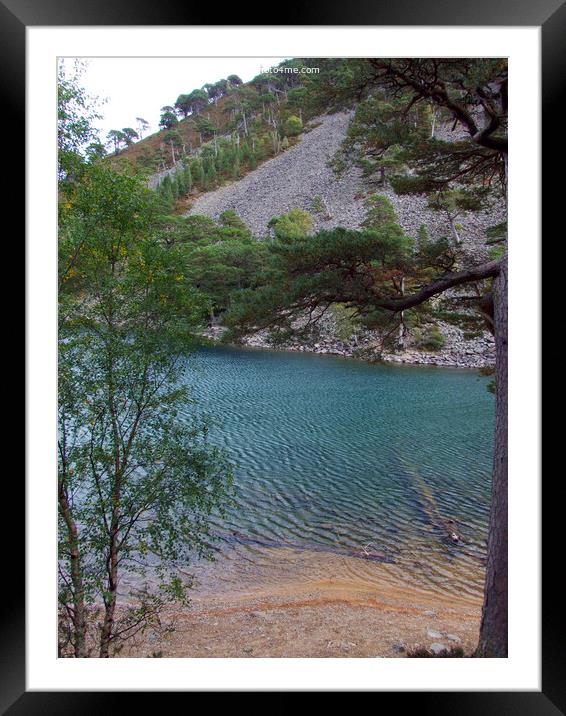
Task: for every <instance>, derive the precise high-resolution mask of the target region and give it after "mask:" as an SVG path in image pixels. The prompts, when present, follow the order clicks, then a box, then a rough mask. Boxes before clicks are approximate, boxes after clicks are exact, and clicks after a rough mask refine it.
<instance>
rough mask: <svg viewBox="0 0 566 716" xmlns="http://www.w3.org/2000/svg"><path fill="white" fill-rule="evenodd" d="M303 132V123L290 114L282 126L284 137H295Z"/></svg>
mask: <svg viewBox="0 0 566 716" xmlns="http://www.w3.org/2000/svg"><path fill="white" fill-rule="evenodd" d="M302 131H303V123H302V122H301V120H300V119H299V118H298V117H295V115H294V114H292V115H291V116H290V117H288V118H287V120H286V121H285V124H284V125H283V132H284V133H285V136H286V137H296V136H297V135H298V134H300V133H301V132H302Z"/></svg>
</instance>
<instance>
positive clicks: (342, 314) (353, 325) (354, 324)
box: [330, 303, 362, 341]
mask: <svg viewBox="0 0 566 716" xmlns="http://www.w3.org/2000/svg"><path fill="white" fill-rule="evenodd" d="M330 312H331V314H332V317H333V319H334V323H335V326H336V328H335V331H334V333H335V335H336V338H338V340H340V341H349V340H350V338H351V337H352V336H353V335H354V334H355V333H357V331H359V329H360V327H361V325H362V324H361V321H360V320H359V318H358V317H357V316H356V312H355V310H354V309H352V308H347V307H346V306H344V305H343V304H341V303H335V304H333V305H332V306H331V307H330Z"/></svg>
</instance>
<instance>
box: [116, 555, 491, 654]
mask: <svg viewBox="0 0 566 716" xmlns="http://www.w3.org/2000/svg"><path fill="white" fill-rule="evenodd" d="M348 562H349V558H344V557H336V556H335V555H327V556H326V557H325V559H324V563H323V564H321V562H320V555H317V561H316V569H312V567H313V564H314V563H313V562H309V561H308V560H306V561H305V560H302V561H301V564H300V565H299V568H298V569H297V570H296V572H295V574H289V573H288V572H287V573H286V574H284V575H279V578H278V575H277V569H276V568H275V571H274V572H273V573H272V574H269V575H266V574H265V573H263V574H261V575H259V576H258V578H257V579H256V580H255V581H254V583H253V584H250V585H249V586H248V585H246V583H245V582H244V581H240V580H239V578H238V576H239V577H242V576H243V575H241V574H240V575H238V574H237V572H238V570H237V569H236V570H235V572H234V573H233V574H232V575H231V577H230V580H229V582H228V583H226V584H224V585H223V587H222V588H221V589H210V588H207V585H206V584H201V585H200V586H199V587H197V588H196V589H195V590H194V594H193V595H192V596H191V605H190V606H189V607H187V608H182V609H171V610H169V611H167V612H166V613H164V614H163V617H164V621H165V622H170V623H172V624H173V625H174V627H175V630H174V631H173V632H172V633H171V634H168V635H165V636H164V635H161V634H159V633H157V632H153V631H149V632H147V633H146V634H145V635H144V636H143V637H141V638H138V640H137V642H136V643H135V644H134V643H132V644H130V645H129V646H128V647H127V648H126V649H124V650H123V651H122V652H121V654H120V656H122V657H151V656H154V655H155V656H162V657H165V658H167V657H181V658H208V657H231V658H234V657H235V658H250V657H251V658H253V657H292V658H293V657H295V658H298V657H301V658H304V657H370V658H373V657H386V658H388V657H403V656H405V654H406V651H407V650H411V649H413V648H415V647H417V646H419V647H425V648H429V647H430V645H431V644H435V643H436V644H438V643H441V644H444V645H445V646H446V647H448V648H450V647H453V646H461V647H462V648H463V649H464V651H465V652H466V653H470V652H471V651H472V650H473V649H474V647H475V645H476V641H477V636H478V630H479V623H480V616H481V598H480V597H479V596H474V595H454V594H449V593H442V592H441V591H439V590H438V589H435V590H434V591H432V590H428V589H425V588H419V587H416V586H413V585H409V584H403V583H402V582H400V581H399V580H398V579H397V578H396V577H393V578H392V574H391V572H390V570H388V565H382V564H372V565H371V566H370V567H371V573H368V574H367V575H365V576H363V577H358V576H354V577H350V576H347V574H346V569H345V567H348V566H349V565H348Z"/></svg>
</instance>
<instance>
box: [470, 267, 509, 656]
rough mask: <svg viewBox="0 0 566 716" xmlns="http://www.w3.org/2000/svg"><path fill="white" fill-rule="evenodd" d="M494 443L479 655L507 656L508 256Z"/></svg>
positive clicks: (498, 314) (499, 281) (500, 295)
mask: <svg viewBox="0 0 566 716" xmlns="http://www.w3.org/2000/svg"><path fill="white" fill-rule="evenodd" d="M493 294H494V323H495V345H496V369H495V382H496V403H495V447H494V457H493V477H492V487H491V514H490V523H489V539H488V545H487V571H486V583H485V591H484V603H483V610H482V620H481V628H480V639H479V644H478V648H477V651H476V656H478V657H506V656H507V257H506V256H505V257H504V259H503V260H502V262H501V271H500V274H499V276H498V277H497V278H496V279H495V281H494V286H493Z"/></svg>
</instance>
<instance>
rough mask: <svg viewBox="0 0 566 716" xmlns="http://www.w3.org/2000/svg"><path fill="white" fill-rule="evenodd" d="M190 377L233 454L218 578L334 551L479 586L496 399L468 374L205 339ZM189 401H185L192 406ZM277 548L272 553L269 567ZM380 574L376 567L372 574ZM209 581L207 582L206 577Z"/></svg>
mask: <svg viewBox="0 0 566 716" xmlns="http://www.w3.org/2000/svg"><path fill="white" fill-rule="evenodd" d="M185 379H186V381H187V383H188V384H189V385H191V387H192V390H193V396H194V397H195V398H196V400H197V405H198V410H199V411H200V412H202V413H203V414H205V415H207V416H209V417H210V418H211V419H212V421H213V426H212V428H211V433H210V436H211V438H210V439H211V442H213V443H214V444H215V445H218V446H219V447H222V448H224V449H225V450H226V451H227V452H228V455H229V456H230V458H231V459H232V460H233V461H234V462H235V463H237V467H236V471H235V501H236V504H235V505H234V506H233V507H230V508H229V509H228V513H227V515H226V516H225V518H223V519H220V518H218V517H216V518H215V520H214V532H215V533H216V534H217V536H218V538H219V542H218V547H219V555H218V560H217V562H216V563H214V564H213V565H212V566H211V567H206V568H205V567H202V568H201V571H200V573H199V574H197V576H200V578H201V580H204V582H205V583H206V582H207V580H208V581H209V582H211V584H212V582H213V583H214V588H215V589H217V588H218V585H219V584H221V583H222V580H223V579H226V580H227V583H229V582H230V577H229V575H230V574H232V575H233V573H234V570H235V569H236V568H237V571H238V574H239V579H242V574H245V575H246V579H249V583H250V584H251V585H253V583H254V578H255V577H256V576H257V575H258V574H259V573H261V572H262V570H263V576H262V578H263V579H265V574H266V570H267V573H268V574H269V575H270V576H269V578H270V579H272V580H277V579H278V575H280V574H283V573H288V571H289V569H290V568H291V567H292V563H293V555H298V556H299V555H305V554H308V555H310V556H311V557H312V559H311V562H310V563H311V565H312V564H314V563H316V561H317V558H318V557H317V555H319V556H320V560H319V561H320V563H321V564H322V563H323V562H324V560H323V559H322V557H323V555H325V554H330V553H332V554H335V555H342V556H344V557H345V558H346V557H348V558H349V559H344V560H343V563H344V565H347V566H344V570H346V571H348V572H349V573H350V574H348V575H346V576H348V577H351V578H354V579H357V580H366V581H369V582H371V580H372V579H375V574H376V572H375V571H372V570H373V569H374V567H375V565H377V564H379V565H386V567H387V570H388V574H390V576H391V578H392V579H396V580H397V581H400V582H406V583H409V584H414V585H418V586H419V587H421V588H425V589H429V590H442V591H444V592H448V593H450V594H460V595H464V594H469V595H470V596H474V597H476V596H478V595H479V594H481V591H482V581H483V572H484V562H485V543H486V539H487V525H488V512H489V491H490V473H491V462H492V449H493V419H494V397H493V395H492V394H491V393H490V392H489V391H488V390H487V383H488V381H489V379H488V378H486V377H483V376H480V375H479V374H478V373H477V372H475V371H470V370H460V369H447V368H435V367H420V366H419V367H416V366H398V365H382V364H369V363H364V362H360V361H356V360H349V359H343V358H338V357H332V356H320V355H316V354H307V353H291V352H276V351H266V350H257V349H255V350H254V349H238V348H229V347H219V348H202V349H199V350H198V351H197V352H196V353H195V354H193V355H192V356H190V358H189V359H188V360H187V367H186V371H185ZM194 409H195V408H194V406H192V407H191V408H190V410H191V414H193V413H192V411H194ZM274 555H279V557H278V560H279V561H277V560H276V562H275V564H274ZM379 574H380V575H382V574H383V571H380V572H379ZM211 588H212V587H211Z"/></svg>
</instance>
